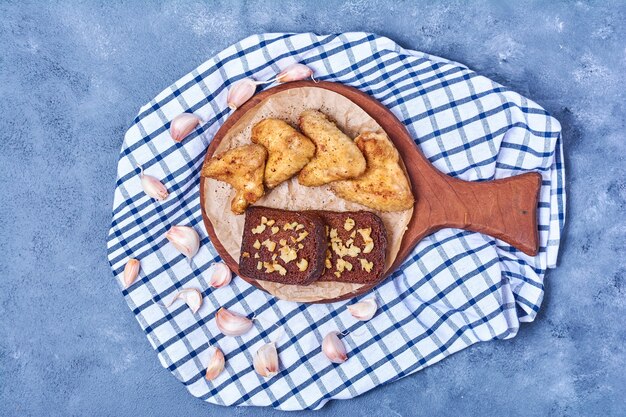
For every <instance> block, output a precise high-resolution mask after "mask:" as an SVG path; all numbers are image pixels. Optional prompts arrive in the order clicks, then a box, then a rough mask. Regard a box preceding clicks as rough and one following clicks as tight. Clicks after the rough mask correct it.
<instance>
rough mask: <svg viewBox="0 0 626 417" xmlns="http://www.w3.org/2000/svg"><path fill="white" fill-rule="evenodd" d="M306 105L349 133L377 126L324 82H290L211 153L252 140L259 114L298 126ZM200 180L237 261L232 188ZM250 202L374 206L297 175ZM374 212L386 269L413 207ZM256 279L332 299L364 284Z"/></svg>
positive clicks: (284, 290) (271, 288) (237, 220)
mask: <svg viewBox="0 0 626 417" xmlns="http://www.w3.org/2000/svg"><path fill="white" fill-rule="evenodd" d="M306 109H317V110H320V111H321V112H323V113H325V114H327V115H328V116H329V117H330V118H331V119H334V121H335V122H336V123H337V126H338V127H339V128H340V129H341V130H342V131H343V132H344V133H345V134H347V135H348V136H350V137H351V138H355V137H357V136H358V135H359V134H360V133H362V132H365V131H381V130H382V128H381V127H380V125H378V123H376V121H375V120H374V119H372V118H371V117H370V116H369V115H368V114H367V113H366V112H365V111H364V110H363V109H361V108H360V107H359V106H357V105H356V104H355V103H353V102H352V101H350V100H348V99H347V98H345V97H344V96H342V95H341V94H338V93H335V92H333V91H329V90H326V89H323V88H315V87H303V88H293V89H289V90H285V91H282V92H279V93H276V94H274V95H272V96H270V97H269V98H268V99H266V100H264V101H263V102H261V103H259V104H258V105H257V106H255V107H254V108H253V109H251V110H249V111H248V112H247V113H246V114H245V115H244V116H243V117H242V118H241V119H239V121H238V122H237V123H236V124H235V125H234V126H233V127H232V128H231V130H230V131H229V132H228V133H227V134H226V136H225V137H224V139H223V140H222V142H221V143H220V145H219V146H218V148H217V150H216V154H219V153H221V152H224V151H226V150H228V149H231V148H235V147H237V146H241V145H245V144H249V143H251V142H250V131H251V129H252V126H254V125H255V124H256V123H258V122H259V121H261V120H263V119H266V118H277V119H282V120H285V121H286V122H288V123H290V124H291V125H292V126H294V127H297V125H298V117H299V116H300V113H302V112H303V111H304V110H306ZM204 184H205V185H204V186H205V189H204V191H205V199H206V201H205V214H206V215H207V216H208V218H209V220H210V221H211V223H212V224H213V228H214V229H215V233H216V235H217V237H218V238H219V240H220V242H221V243H222V245H223V246H224V248H225V249H226V251H227V252H228V253H229V254H230V256H232V257H233V259H235V261H239V252H240V247H241V237H242V234H243V225H244V220H245V216H244V215H235V214H233V212H232V211H231V210H230V200H231V199H232V198H233V196H234V191H233V189H232V188H231V187H230V186H229V185H228V184H225V183H223V182H220V181H216V180H213V179H210V178H207V179H206V180H205V183H204ZM255 205H260V206H266V207H274V208H280V209H285V210H333V211H356V210H367V211H374V210H372V209H370V208H368V207H365V206H362V205H360V204H357V203H352V202H349V201H346V200H343V199H341V198H339V197H337V196H336V195H335V194H333V192H332V191H330V187H329V186H328V185H325V186H322V187H304V186H301V185H300V184H298V181H297V179H296V177H293V178H291V179H290V180H289V181H285V182H284V183H282V184H280V185H279V186H277V187H276V188H274V189H272V190H269V191H268V190H266V195H265V196H264V197H263V198H262V199H260V200H259V201H258V202H256V203H255ZM374 212H375V213H376V214H377V215H378V216H379V217H380V218H381V219H382V221H383V223H384V224H385V227H386V229H387V239H388V246H387V257H386V262H385V264H386V265H385V269H388V268H389V266H391V264H392V263H393V261H394V260H395V258H396V255H397V253H398V250H399V249H400V244H401V242H402V237H403V236H404V232H405V231H406V227H407V225H408V223H409V220H410V219H411V215H412V214H413V209H410V210H406V211H402V212H393V213H383V212H377V211H374ZM257 282H258V283H259V285H261V286H262V287H263V288H264V289H265V290H266V291H267V292H269V293H270V294H273V295H274V296H276V297H278V298H281V299H284V300H290V301H298V302H312V301H320V300H325V299H333V298H337V297H340V296H342V295H344V294H347V293H350V292H354V291H357V290H358V289H359V288H361V287H362V286H363V284H349V283H342V282H314V283H313V284H310V285H307V286H299V285H283V284H279V283H275V282H269V281H257Z"/></svg>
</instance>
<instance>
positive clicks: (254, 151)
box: [201, 144, 267, 214]
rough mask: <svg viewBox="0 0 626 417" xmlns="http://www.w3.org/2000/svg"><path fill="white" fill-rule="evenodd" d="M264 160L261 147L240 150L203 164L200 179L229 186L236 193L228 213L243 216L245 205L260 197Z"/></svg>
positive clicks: (264, 151) (246, 146) (252, 146)
mask: <svg viewBox="0 0 626 417" xmlns="http://www.w3.org/2000/svg"><path fill="white" fill-rule="evenodd" d="M266 158H267V151H266V150H265V148H264V147H263V146H261V145H255V144H252V145H244V146H240V147H238V148H233V149H230V150H228V151H226V152H224V153H221V154H219V155H216V156H214V157H213V158H211V159H209V160H208V161H206V162H205V163H204V166H203V167H202V173H201V175H202V176H203V177H208V178H213V179H216V180H218V181H224V182H226V183H228V184H230V185H231V186H232V187H233V188H234V189H235V191H236V193H235V197H234V198H233V200H232V201H231V204H230V207H231V210H232V211H233V213H235V214H243V213H244V212H245V210H246V207H248V205H250V204H252V203H254V202H256V201H257V200H258V199H260V198H261V197H263V194H264V192H265V191H264V188H263V173H264V170H265V160H266Z"/></svg>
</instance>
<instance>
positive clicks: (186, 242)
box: [165, 226, 200, 260]
mask: <svg viewBox="0 0 626 417" xmlns="http://www.w3.org/2000/svg"><path fill="white" fill-rule="evenodd" d="M165 237H166V238H167V240H169V241H170V243H171V244H172V245H174V247H175V248H176V249H178V251H179V252H180V253H182V254H183V255H185V256H186V257H187V259H189V260H191V258H193V257H194V256H195V254H196V253H198V249H199V248H200V236H198V232H196V231H195V230H194V229H193V227H189V226H172V227H171V228H170V230H168V231H167V233H166V234H165Z"/></svg>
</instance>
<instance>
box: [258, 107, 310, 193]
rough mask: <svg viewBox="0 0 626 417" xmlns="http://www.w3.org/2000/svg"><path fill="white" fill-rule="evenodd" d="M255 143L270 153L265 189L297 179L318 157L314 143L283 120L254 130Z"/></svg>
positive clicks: (268, 121)
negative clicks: (296, 176) (314, 157)
mask: <svg viewBox="0 0 626 417" xmlns="http://www.w3.org/2000/svg"><path fill="white" fill-rule="evenodd" d="M251 139H252V142H254V143H258V144H259V145H263V146H264V147H265V148H266V149H267V152H268V158H267V162H266V163H265V186H266V187H268V188H274V187H276V186H277V185H278V184H280V183H281V182H283V181H286V180H288V179H289V178H291V177H293V176H294V175H296V174H297V173H298V172H300V170H301V169H302V168H304V166H305V165H306V164H308V163H309V161H310V160H311V158H313V155H315V145H314V144H313V142H311V140H310V139H309V138H307V137H306V136H304V135H303V134H301V133H300V132H298V131H297V130H296V129H294V128H293V127H291V125H289V124H288V123H286V122H284V121H282V120H278V119H265V120H262V121H260V122H259V123H257V124H256V125H255V126H254V127H253V128H252V138H251Z"/></svg>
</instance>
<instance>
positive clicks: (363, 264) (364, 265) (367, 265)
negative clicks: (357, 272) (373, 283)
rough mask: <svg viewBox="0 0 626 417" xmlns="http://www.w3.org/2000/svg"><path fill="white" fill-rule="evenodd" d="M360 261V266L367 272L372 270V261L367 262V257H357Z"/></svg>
mask: <svg viewBox="0 0 626 417" xmlns="http://www.w3.org/2000/svg"><path fill="white" fill-rule="evenodd" d="M359 261H361V268H362V269H364V270H365V271H367V272H372V268H373V267H374V262H367V259H363V258H361V259H359Z"/></svg>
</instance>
